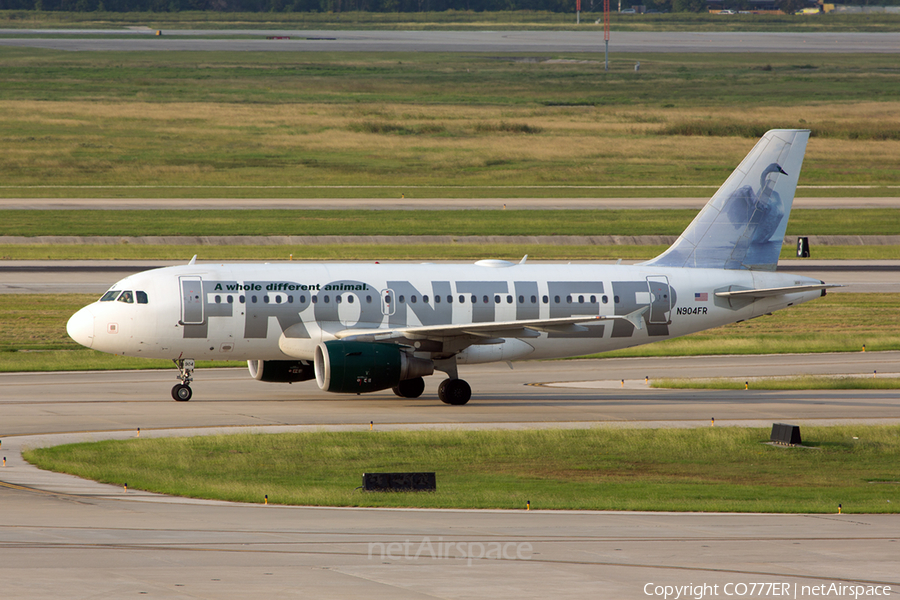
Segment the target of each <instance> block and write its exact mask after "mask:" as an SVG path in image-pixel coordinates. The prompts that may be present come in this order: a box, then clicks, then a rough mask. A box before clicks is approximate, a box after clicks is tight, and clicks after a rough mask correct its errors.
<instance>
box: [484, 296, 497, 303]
mask: <svg viewBox="0 0 900 600" xmlns="http://www.w3.org/2000/svg"><path fill="white" fill-rule="evenodd" d="M485 302H487V300H485ZM494 304H500V296H494Z"/></svg>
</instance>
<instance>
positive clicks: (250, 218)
mask: <svg viewBox="0 0 900 600" xmlns="http://www.w3.org/2000/svg"><path fill="white" fill-rule="evenodd" d="M385 202H389V201H388V200H385ZM492 204H498V205H500V203H498V202H496V201H492ZM497 208H499V206H497ZM697 212H698V211H697V210H693V209H677V210H667V209H659V210H581V209H573V210H390V211H385V210H302V211H301V210H277V209H264V210H199V211H185V210H121V211H120V210H42V211H40V212H39V213H36V212H35V211H33V210H4V211H3V231H2V233H3V235H10V236H26V237H34V236H42V235H49V236H275V235H297V236H307V235H308V236H369V235H391V236H420V235H450V236H456V237H459V236H513V235H541V236H562V235H569V236H596V235H618V236H640V235H672V236H677V235H680V234H681V232H682V231H684V229H685V228H686V227H687V226H688V224H690V222H691V221H692V220H693V219H694V217H696V216H697ZM787 235H788V236H795V235H806V236H809V235H900V210H897V209H890V208H884V209H882V208H856V209H826V210H822V209H798V210H795V211H793V212H792V213H791V220H790V223H789V225H788V230H787Z"/></svg>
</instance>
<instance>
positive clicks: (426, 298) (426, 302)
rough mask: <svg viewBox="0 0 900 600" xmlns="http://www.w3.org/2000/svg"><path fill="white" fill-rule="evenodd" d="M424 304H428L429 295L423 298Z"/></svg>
mask: <svg viewBox="0 0 900 600" xmlns="http://www.w3.org/2000/svg"><path fill="white" fill-rule="evenodd" d="M422 302H424V303H425V304H428V295H427V294H426V295H425V296H422Z"/></svg>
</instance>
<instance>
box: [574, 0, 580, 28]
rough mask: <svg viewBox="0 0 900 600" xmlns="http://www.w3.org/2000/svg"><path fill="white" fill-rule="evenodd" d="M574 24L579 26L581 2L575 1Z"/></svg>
mask: <svg viewBox="0 0 900 600" xmlns="http://www.w3.org/2000/svg"><path fill="white" fill-rule="evenodd" d="M575 24H576V25H581V0H575Z"/></svg>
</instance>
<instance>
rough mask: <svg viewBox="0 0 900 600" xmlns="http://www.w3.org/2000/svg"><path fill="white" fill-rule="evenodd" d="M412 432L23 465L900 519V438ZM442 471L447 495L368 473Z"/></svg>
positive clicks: (504, 499)
mask: <svg viewBox="0 0 900 600" xmlns="http://www.w3.org/2000/svg"><path fill="white" fill-rule="evenodd" d="M768 438H769V431H768V430H767V429H746V428H720V427H716V428H709V427H707V428H702V429H687V430H685V429H657V430H616V429H591V430H543V431H408V432H403V431H400V432H380V431H377V429H376V430H375V431H374V432H368V431H366V432H357V433H328V432H318V433H304V434H276V435H262V434H241V435H227V436H224V435H221V436H208V437H192V438H164V439H147V438H146V437H145V438H141V439H131V440H126V441H108V442H99V443H84V444H72V445H67V446H58V447H55V448H45V449H38V450H31V451H27V452H25V458H26V459H27V460H28V461H30V462H32V463H34V464H36V465H37V466H39V467H41V468H43V469H50V470H54V471H63V472H66V473H72V474H75V475H78V476H81V477H86V478H89V479H94V480H97V481H101V482H104V483H111V484H116V485H124V484H126V483H127V484H128V486H129V488H131V489H143V490H150V491H155V492H160V493H165V494H173V495H177V496H188V497H196V498H212V499H217V500H230V501H239V502H256V503H261V502H263V500H264V497H265V496H268V501H269V502H270V503H275V504H294V505H316V506H373V507H379V506H385V507H387V506H395V507H407V506H411V507H428V508H506V509H524V508H525V503H526V502H527V501H530V502H531V506H532V508H535V509H594V510H651V511H723V512H770V513H833V512H837V506H838V504H842V505H843V510H844V512H847V513H897V512H900V485H895V484H897V483H898V480H900V477H898V475H897V469H896V466H897V462H898V460H900V427H897V426H872V427H863V426H843V427H804V428H803V439H804V443H805V444H806V445H808V446H813V447H816V448H818V449H817V450H810V449H807V448H777V447H772V446H769V445H766V444H764V443H763V442H766V441H767V440H768ZM408 471H434V472H435V473H436V474H437V483H438V489H437V492H436V493H421V492H420V493H367V492H363V491H361V490H358V489H356V488H357V486H359V485H360V484H361V474H362V473H365V472H408Z"/></svg>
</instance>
